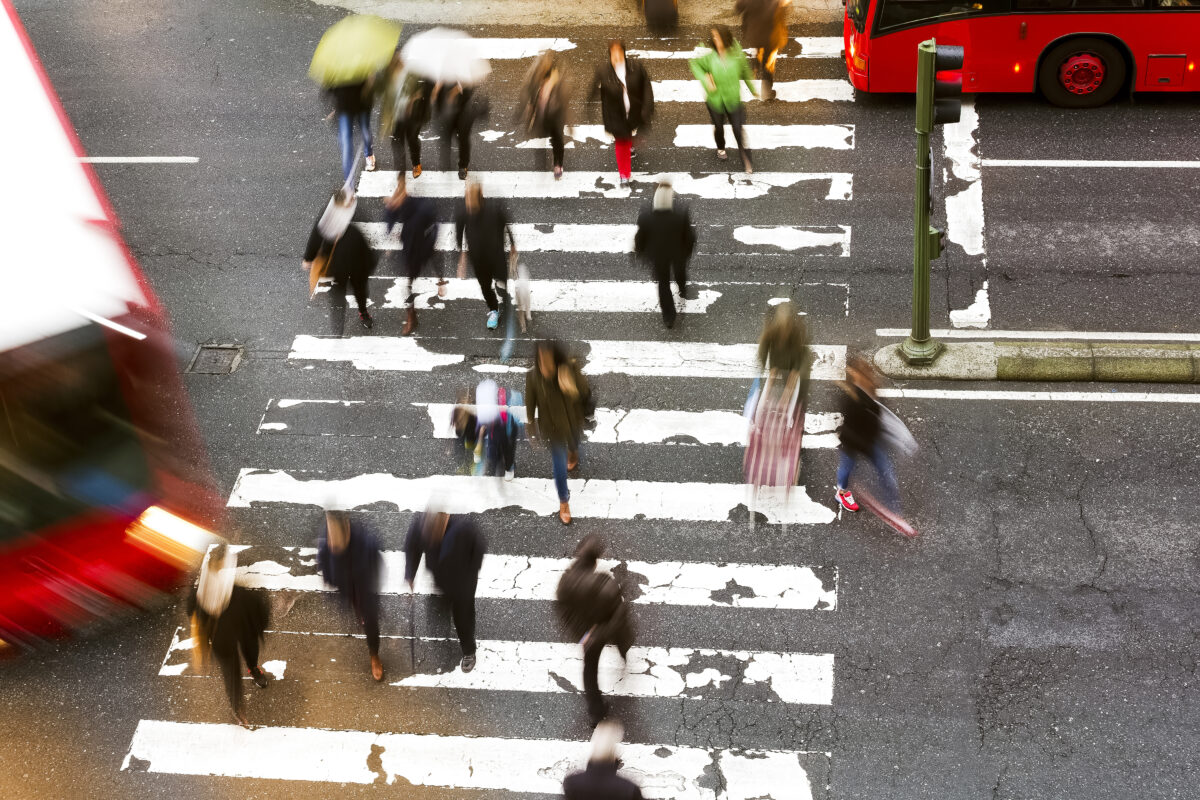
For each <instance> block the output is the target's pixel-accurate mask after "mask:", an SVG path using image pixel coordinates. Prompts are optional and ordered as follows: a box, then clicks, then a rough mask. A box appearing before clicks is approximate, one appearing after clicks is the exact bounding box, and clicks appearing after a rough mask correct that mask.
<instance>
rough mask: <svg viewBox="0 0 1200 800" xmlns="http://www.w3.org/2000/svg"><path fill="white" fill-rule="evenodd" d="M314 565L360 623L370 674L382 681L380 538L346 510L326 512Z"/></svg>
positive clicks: (381, 571) (381, 562) (381, 561)
mask: <svg viewBox="0 0 1200 800" xmlns="http://www.w3.org/2000/svg"><path fill="white" fill-rule="evenodd" d="M317 567H318V569H319V570H320V572H321V577H323V578H324V579H325V583H327V584H329V585H330V586H332V587H333V588H334V589H336V590H337V592H338V594H340V595H341V596H342V597H343V598H344V599H345V600H346V601H347V602H348V603H349V604H350V607H351V608H352V609H353V610H354V613H355V614H356V615H357V616H358V618H359V620H360V621H361V622H362V626H363V630H364V632H365V633H366V635H367V652H368V653H370V656H371V677H373V678H374V679H375V680H377V681H382V680H383V661H382V659H380V657H379V586H380V583H381V581H382V580H383V554H382V553H381V552H380V548H379V540H378V539H377V538H375V534H373V533H371V531H369V530H367V529H366V528H365V527H364V526H363V524H362V523H361V522H358V521H355V522H351V521H350V517H349V515H347V514H346V512H345V511H326V512H325V535H324V536H322V537H321V538H320V540H319V541H318V542H317Z"/></svg>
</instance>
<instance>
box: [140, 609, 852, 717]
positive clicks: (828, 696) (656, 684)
mask: <svg viewBox="0 0 1200 800" xmlns="http://www.w3.org/2000/svg"><path fill="white" fill-rule="evenodd" d="M268 635H269V636H270V639H271V651H272V653H275V654H277V655H285V654H287V653H288V652H294V651H297V650H299V651H303V652H306V653H307V652H311V647H312V645H311V642H312V639H313V638H314V637H322V636H324V637H336V638H342V639H354V638H362V634H340V633H339V634H319V633H309V632H301V631H269V632H268ZM384 638H388V639H398V640H403V641H406V642H407V641H408V640H409V638H410V637H407V636H387V637H384ZM446 642H454V643H455V644H457V642H458V640H457V639H447V638H444V637H424V636H422V637H417V639H416V640H415V643H417V644H424V645H431V644H432V645H435V646H436V648H437V652H439V653H440V652H441V651H442V649H443V648H444V646H445V643H446ZM192 644H193V640H192V639H191V638H190V637H186V636H184V635H183V633H182V629H181V628H177V629H176V630H175V636H174V637H173V638H172V640H171V644H170V647H169V648H168V650H167V655H166V658H164V659H163V665H162V667H161V668H160V669H159V672H158V674H159V675H160V676H186V677H194V676H195V675H196V673H195V672H194V671H193V668H192V659H191V651H192ZM476 646H477V647H478V650H477V653H476V655H477V657H478V659H479V665H478V667H477V668H476V669H475V670H474V671H472V672H466V673H464V672H463V671H462V670H461V669H457V668H456V669H454V670H451V671H450V672H445V671H443V665H442V664H441V663H438V664H437V665H436V666H432V665H430V666H426V665H424V664H422V663H420V661H418V663H417V664H416V665H414V666H411V668H410V669H405V670H404V672H405V673H406V674H407V677H404V678H401V679H400V680H397V681H392V682H391V685H392V686H396V687H401V688H412V689H465V690H469V691H495V692H531V693H541V694H563V693H568V692H572V691H574V692H579V693H581V692H583V654H582V650H581V648H580V647H579V645H578V644H576V643H574V642H569V643H567V642H525V641H507V640H492V639H480V640H478V641H477V642H476ZM423 650H424V651H428V650H429V647H428V646H426V647H424V648H423ZM833 662H834V658H833V654H832V653H770V652H756V651H750V650H714V649H709V648H695V647H632V648H630V650H629V653H628V654H627V660H622V659H621V656H620V654H619V653H618V652H617V649H616V647H615V646H610V647H606V648H605V649H604V652H603V654H602V655H601V657H600V669H599V681H600V689H601V691H603V692H604V693H605V694H610V695H615V696H618V697H677V698H687V699H694V700H702V699H704V698H705V697H709V698H713V697H717V698H719V697H724V696H728V695H727V693H728V692H730V691H734V692H737V693H738V694H739V695H741V696H745V695H746V694H747V693H750V692H755V691H761V692H762V693H763V695H764V699H765V701H766V702H768V703H786V704H789V705H822V706H828V705H832V704H833V666H834V663H833ZM270 666H271V672H272V674H273V675H275V676H276V677H277V678H278V677H282V676H283V675H284V674H286V669H287V662H286V661H279V660H277V661H276V662H274V663H272V664H271V665H270ZM263 669H264V670H265V669H267V667H266V666H265V665H264V666H263ZM292 677H293V678H299V679H301V680H303V679H304V677H303V676H302V675H299V674H297V673H296V672H295V671H294V670H293V672H292ZM751 687H761V689H752V688H751Z"/></svg>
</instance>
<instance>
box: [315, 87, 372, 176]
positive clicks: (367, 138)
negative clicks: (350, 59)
mask: <svg viewBox="0 0 1200 800" xmlns="http://www.w3.org/2000/svg"><path fill="white" fill-rule="evenodd" d="M326 91H327V92H328V94H329V96H330V98H331V99H332V100H333V113H334V116H335V117H336V121H337V137H338V147H339V148H340V149H341V152H342V180H343V181H345V182H346V186H347V188H350V189H353V187H352V186H351V185H350V181H351V178H352V177H353V175H354V160H355V149H354V126H355V125H357V126H358V132H359V136H361V137H362V144H363V155H364V159H365V164H364V166H363V169H365V170H366V171H367V172H371V171H373V170H374V169H375V151H374V149H373V147H372V146H373V142H372V139H371V106H372V103H373V99H374V97H373V93H372V91H371V87H370V81H369V80H362V81H357V82H355V83H348V84H344V85H342V86H333V87H330V88H329V89H327V90H326Z"/></svg>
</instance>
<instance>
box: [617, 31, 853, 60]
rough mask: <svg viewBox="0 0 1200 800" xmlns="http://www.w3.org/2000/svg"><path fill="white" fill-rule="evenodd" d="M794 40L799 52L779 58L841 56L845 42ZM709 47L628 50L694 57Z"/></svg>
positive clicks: (833, 38) (839, 39) (836, 39)
mask: <svg viewBox="0 0 1200 800" xmlns="http://www.w3.org/2000/svg"><path fill="white" fill-rule="evenodd" d="M794 40H795V41H796V42H797V43H798V44H799V45H800V52H799V53H780V54H779V55H778V56H777V58H839V57H840V56H841V53H842V47H843V46H844V42H843V41H842V37H840V36H797V37H794ZM708 50H709V48H708V47H705V46H702V45H697V46H696V47H693V48H692V49H691V50H643V49H637V48H633V49H630V50H626V51H625V54H626V55H627V56H633V57H634V58H643V59H647V60H650V59H653V60H659V59H674V60H683V59H693V58H696V57H698V56H702V55H704V54H705V53H707V52H708ZM745 50H746V57H747V58H751V57H753V55H754V48H752V47H747V48H745Z"/></svg>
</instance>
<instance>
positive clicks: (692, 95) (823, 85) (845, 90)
mask: <svg viewBox="0 0 1200 800" xmlns="http://www.w3.org/2000/svg"><path fill="white" fill-rule="evenodd" d="M751 83H752V84H753V85H754V87H755V89H754V90H755V92H758V91H759V83H760V82H759V81H751ZM652 84H653V86H654V101H655V102H656V103H691V102H695V103H703V102H704V88H703V87H702V86H701V85H700V81H698V80H695V79H692V80H682V81H675V80H669V81H652ZM773 88H774V89H775V96H776V99H777V100H779V101H783V102H787V103H806V102H809V101H811V100H825V101H829V102H834V103H846V102H853V101H854V87H853V86H851V85H850V82H849V81H847V80H846V79H845V78H809V79H806V80H798V81H777V82H776V83H775V84H774V86H773ZM741 90H742V101H743V102H749V101H751V100H757V99H758V97H757V95H756V94H752V93H751V92H750V90H749V89H748V88H747V87H746V84H744V83H743V84H741Z"/></svg>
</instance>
